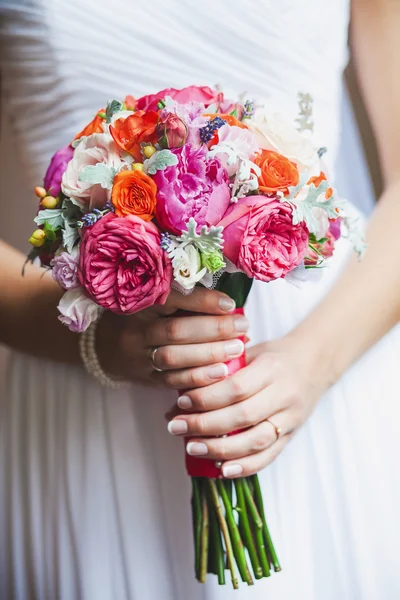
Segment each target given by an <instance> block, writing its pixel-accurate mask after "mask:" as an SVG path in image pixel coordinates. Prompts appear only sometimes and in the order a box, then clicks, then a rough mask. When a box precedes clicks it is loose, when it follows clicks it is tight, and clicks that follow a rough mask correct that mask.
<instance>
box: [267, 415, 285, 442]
mask: <svg viewBox="0 0 400 600" xmlns="http://www.w3.org/2000/svg"><path fill="white" fill-rule="evenodd" d="M267 421H268V423H269V424H270V425H272V427H273V428H274V429H275V433H276V441H278V440H279V438H280V435H281V433H282V429H281V428H280V427H277V426H276V425H275V423H273V422H272V421H271V419H267Z"/></svg>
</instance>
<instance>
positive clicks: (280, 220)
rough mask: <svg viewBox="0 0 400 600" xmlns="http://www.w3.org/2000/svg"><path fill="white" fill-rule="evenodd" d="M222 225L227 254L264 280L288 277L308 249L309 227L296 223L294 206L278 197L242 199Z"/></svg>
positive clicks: (236, 263) (251, 275)
mask: <svg viewBox="0 0 400 600" xmlns="http://www.w3.org/2000/svg"><path fill="white" fill-rule="evenodd" d="M218 225H222V226H223V227H224V231H223V236H224V255H225V256H226V257H227V258H228V259H229V260H230V261H231V262H233V263H234V265H235V266H236V267H237V268H239V269H240V270H242V271H244V272H245V273H246V275H247V276H248V277H254V278H255V279H259V280H260V281H266V282H268V281H273V280H274V279H278V278H279V277H285V275H287V273H289V272H290V271H292V270H293V269H294V268H295V267H297V266H298V265H299V264H300V263H301V262H302V260H303V259H304V256H305V254H306V252H307V247H308V240H309V233H308V230H307V227H306V226H305V224H304V223H303V222H301V223H299V224H298V225H293V222H292V207H291V206H290V205H289V204H288V203H286V202H281V201H280V200H279V199H277V198H267V197H265V196H247V197H246V198H241V199H240V200H239V201H238V202H237V204H231V206H230V208H229V209H228V211H227V213H226V215H225V216H224V218H223V219H222V221H221V222H220V223H218Z"/></svg>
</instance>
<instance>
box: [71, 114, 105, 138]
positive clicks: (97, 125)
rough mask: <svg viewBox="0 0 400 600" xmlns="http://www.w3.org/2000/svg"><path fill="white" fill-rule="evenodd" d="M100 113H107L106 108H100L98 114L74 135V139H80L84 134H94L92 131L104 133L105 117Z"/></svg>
mask: <svg viewBox="0 0 400 600" xmlns="http://www.w3.org/2000/svg"><path fill="white" fill-rule="evenodd" d="M99 113H105V109H104V108H103V109H102V110H99V112H98V113H97V114H96V116H95V118H94V119H92V120H91V121H90V123H88V124H87V125H86V126H85V127H84V128H83V129H82V131H81V132H80V133H77V134H76V136H75V137H74V140H79V138H81V137H83V136H84V135H92V133H103V123H104V118H103V117H100V116H99Z"/></svg>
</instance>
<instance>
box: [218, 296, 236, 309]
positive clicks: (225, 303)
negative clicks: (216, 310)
mask: <svg viewBox="0 0 400 600" xmlns="http://www.w3.org/2000/svg"><path fill="white" fill-rule="evenodd" d="M218 304H219V307H220V309H221V310H224V311H225V312H232V311H233V310H235V308H236V303H235V301H234V300H232V298H228V296H226V297H225V298H220V299H219V301H218Z"/></svg>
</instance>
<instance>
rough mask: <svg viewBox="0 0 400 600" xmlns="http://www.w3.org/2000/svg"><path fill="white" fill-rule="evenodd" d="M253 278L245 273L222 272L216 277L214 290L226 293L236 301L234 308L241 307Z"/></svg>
mask: <svg viewBox="0 0 400 600" xmlns="http://www.w3.org/2000/svg"><path fill="white" fill-rule="evenodd" d="M252 285H253V279H250V278H249V277H247V275H246V274H245V273H227V272H225V273H223V275H221V277H220V278H219V279H218V282H217V285H216V286H215V289H216V290H219V291H220V292H223V293H224V294H227V295H228V296H229V297H230V298H232V299H233V300H234V301H235V302H236V308H243V306H244V305H245V302H246V300H247V297H248V295H249V293H250V290H251V286H252Z"/></svg>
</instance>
